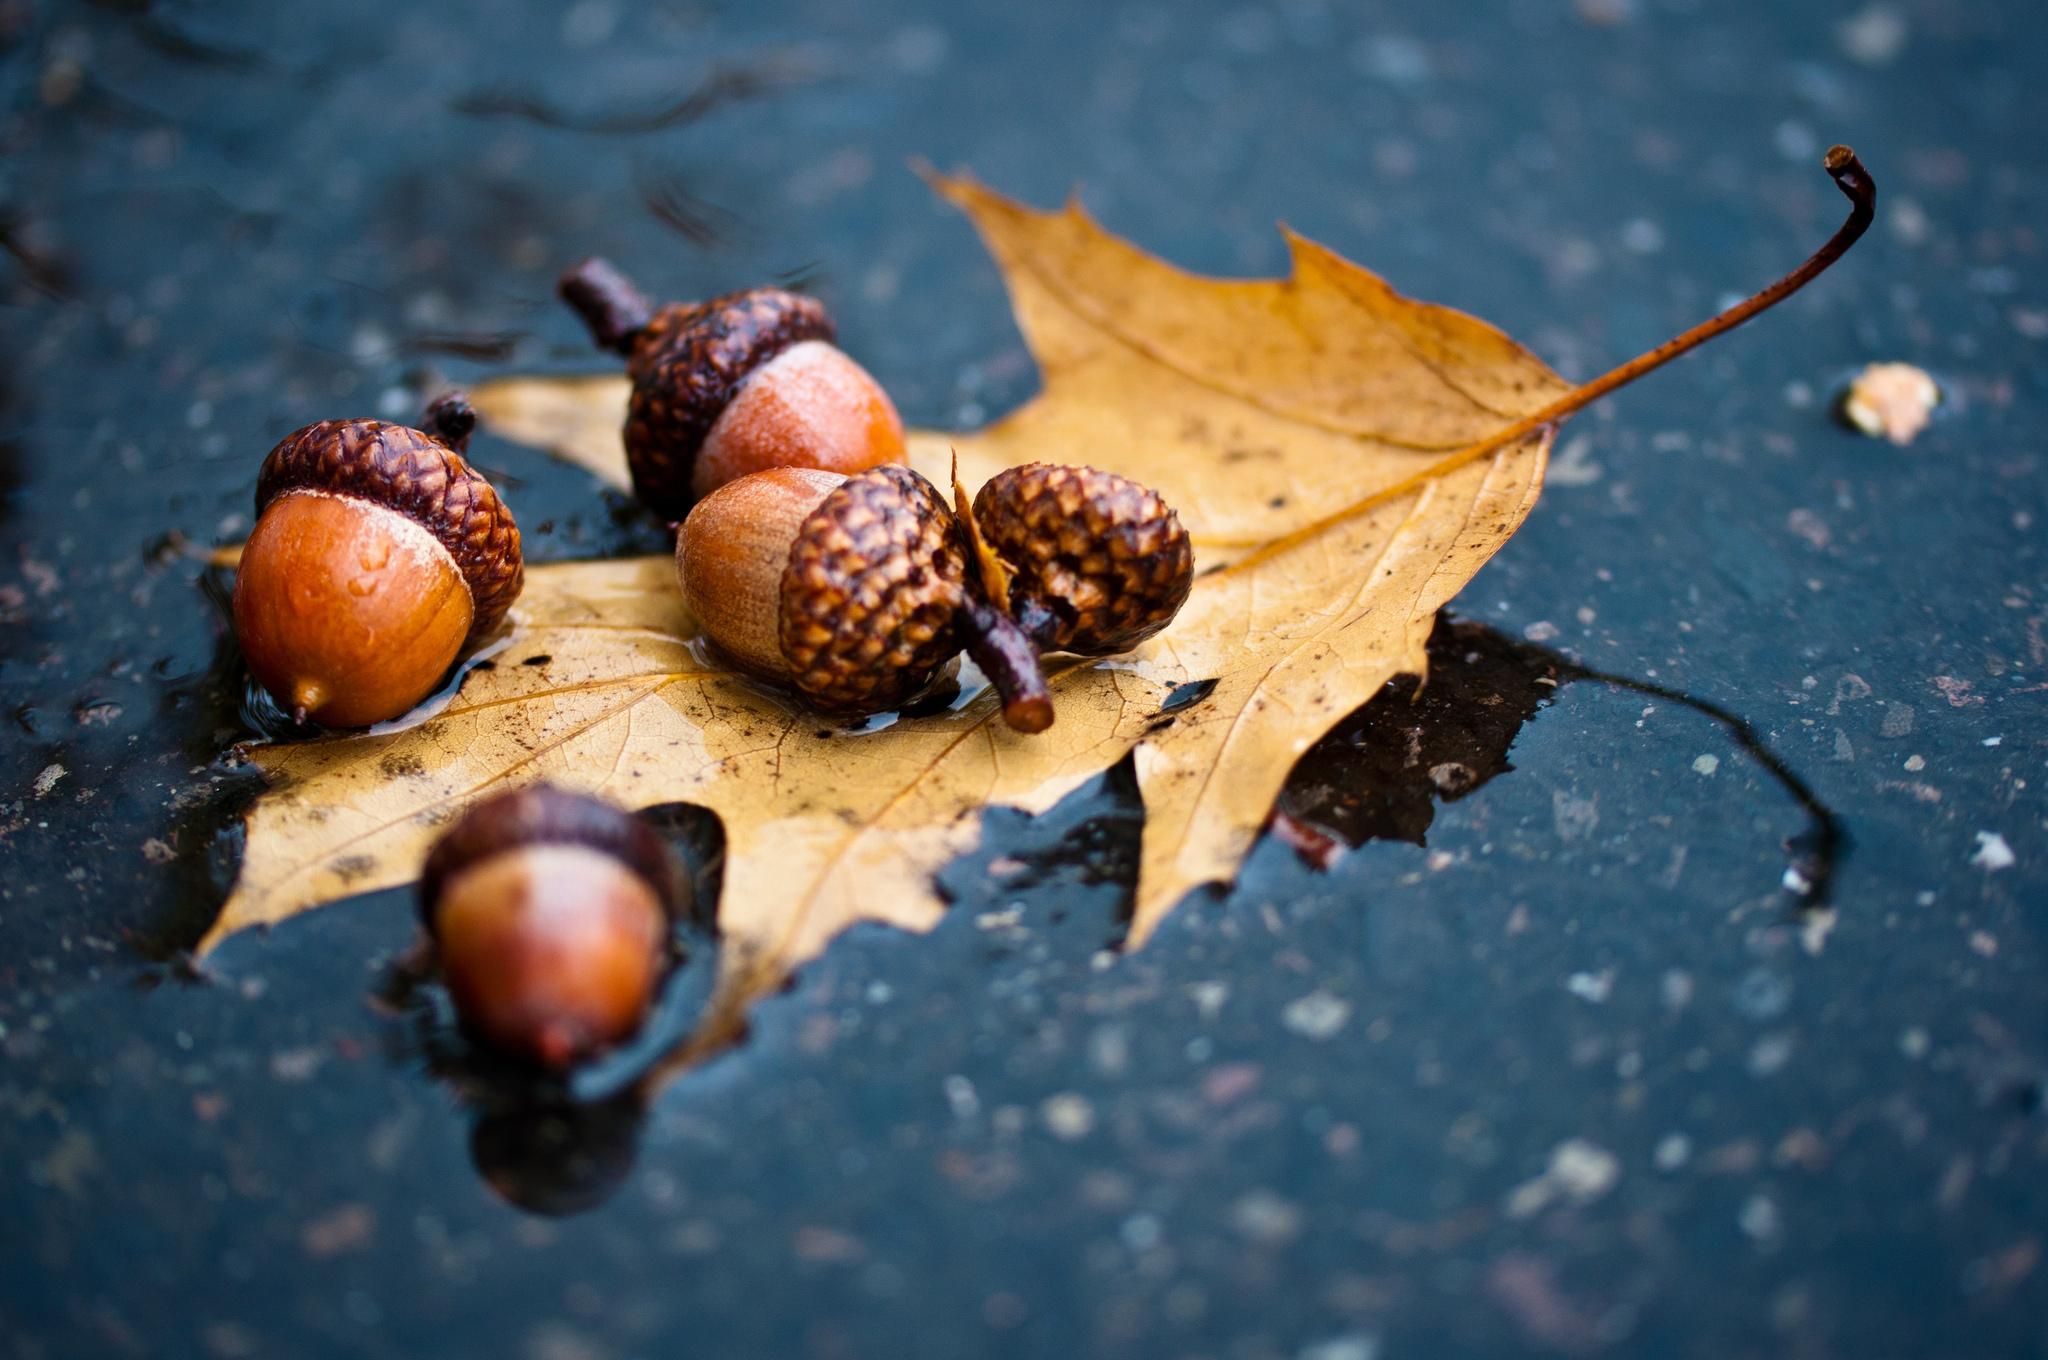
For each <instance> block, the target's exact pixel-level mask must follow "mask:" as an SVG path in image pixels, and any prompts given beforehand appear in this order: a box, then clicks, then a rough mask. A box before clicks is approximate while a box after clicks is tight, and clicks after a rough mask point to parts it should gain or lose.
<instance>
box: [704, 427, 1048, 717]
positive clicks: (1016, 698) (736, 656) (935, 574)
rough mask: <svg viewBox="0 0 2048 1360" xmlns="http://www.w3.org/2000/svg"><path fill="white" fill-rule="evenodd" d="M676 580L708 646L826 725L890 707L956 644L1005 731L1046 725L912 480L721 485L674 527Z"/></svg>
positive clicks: (901, 474)
mask: <svg viewBox="0 0 2048 1360" xmlns="http://www.w3.org/2000/svg"><path fill="white" fill-rule="evenodd" d="M676 571H677V575H678V577H679V578H680V579H681V581H682V587H683V598H684V600H685V602H686V603H687V604H688V605H689V607H690V610H691V612H692V613H693V614H695V615H696V618H697V621H698V623H699V624H700V626H701V627H702V628H703V630H704V633H705V635H706V636H707V637H709V638H710V639H711V641H712V642H714V643H715V644H717V645H718V647H719V648H720V649H721V650H723V651H724V652H725V653H726V654H727V655H728V656H729V657H731V658H732V660H733V661H734V662H735V663H736V664H737V665H738V666H739V667H740V668H741V669H742V670H745V671H746V672H748V673H749V674H752V675H754V676H756V677H758V678H760V679H764V680H768V681H772V682H774V683H777V684H781V685H786V686H789V687H790V688H793V689H795V690H796V691H797V692H798V693H800V694H801V695H802V696H803V697H804V698H805V699H806V700H807V701H808V702H809V703H810V704H811V705H813V706H814V707H816V708H819V709H821V710H823V711H825V712H829V713H843V714H849V715H858V714H871V713H878V712H882V711H884V710H887V709H892V708H900V707H902V706H903V705H904V704H906V703H908V702H910V701H911V700H913V699H915V698H917V697H918V696H919V695H920V694H922V693H923V692H924V691H926V690H927V689H928V688H930V687H931V685H932V684H933V682H934V681H935V680H937V679H938V678H939V677H940V676H941V674H942V673H943V672H944V670H945V668H946V666H947V663H948V662H950V661H951V660H952V659H953V657H954V656H955V655H956V654H958V653H959V651H960V650H961V648H962V647H963V646H964V647H965V648H966V649H967V651H968V654H969V655H971V656H972V657H974V659H975V661H976V662H977V663H978V664H979V665H980V666H981V668H982V670H983V671H984V672H985V673H986V674H987V675H988V677H989V680H990V682H991V683H992V684H994V685H995V687H996V690H997V692H998V693H999V694H1000V695H1001V696H1002V700H1003V717H1004V720H1005V721H1006V722H1008V723H1009V725H1010V726H1011V727H1013V728H1015V729H1016V730H1018V731H1020V732H1042V731H1044V730H1045V729H1046V728H1047V727H1048V726H1050V725H1051V723H1052V698H1051V695H1050V693H1049V691H1048V690H1047V688H1046V683H1045V676H1044V673H1043V672H1042V671H1041V670H1040V668H1039V665H1038V655H1037V652H1036V650H1035V649H1034V648H1033V647H1032V646H1031V643H1030V640H1029V639H1027V638H1026V637H1025V636H1024V634H1023V633H1022V632H1021V631H1019V630H1018V628H1017V625H1016V623H1015V622H1014V621H1013V620H1011V619H1010V617H1009V616H1008V615H1007V614H1005V613H1003V612H1002V611H1001V610H1000V609H996V608H994V607H993V606H992V605H991V604H990V603H989V602H988V601H987V600H985V599H982V598H981V597H980V595H979V593H978V592H977V590H976V589H975V585H974V581H973V579H972V577H971V576H970V572H969V568H968V545H967V542H966V536H965V534H964V533H963V532H962V531H961V528H960V525H959V522H958V521H957V520H956V519H955V517H954V514H953V511H952V509H951V508H950V507H949V506H948V505H947V503H946V501H945V499H944V497H942V496H941V495H940V494H939V490H938V488H937V487H935V486H933V485H932V484H931V483H930V482H929V481H927V480H926V479H925V478H924V477H923V476H922V475H920V474H919V473H917V472H914V471H912V470H911V469H910V468H907V467H901V466H897V465H886V466H882V467H877V468H871V469H869V470H868V471H866V472H862V473H860V474H858V475H857V476H852V477H848V476H846V475H844V474H842V473H838V472H827V471H823V470H820V469H815V468H789V467H783V468H771V469H769V470H767V471H764V472H756V473H752V474H750V475H748V476H745V477H742V478H740V479H738V480H737V481H733V482H729V483H727V484H726V485H725V486H722V487H720V488H719V489H718V490H716V491H714V492H712V493H711V494H710V495H708V496H706V497H705V498H704V499H703V500H702V501H700V502H698V504H697V507H696V508H695V509H694V510H692V511H691V512H690V516H689V518H688V519H686V520H685V521H684V522H683V528H682V532H681V533H680V534H679V535H678V536H677V540H676Z"/></svg>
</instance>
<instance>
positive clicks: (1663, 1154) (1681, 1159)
mask: <svg viewBox="0 0 2048 1360" xmlns="http://www.w3.org/2000/svg"><path fill="white" fill-rule="evenodd" d="M1651 1160H1652V1161H1653V1162H1654V1163H1655V1165H1656V1167H1657V1169H1658V1170H1659V1171H1676V1170H1678V1169H1679V1168H1680V1167H1682V1166H1684V1165H1685V1164H1686V1163H1687V1162H1689V1161H1691V1160H1692V1139H1690V1138H1688V1137H1686V1136H1685V1135H1684V1134H1682V1133H1667V1134H1665V1135H1664V1136H1663V1137H1662V1138H1659V1139H1658V1140H1657V1150H1656V1151H1655V1152H1654V1153H1652V1154H1651Z"/></svg>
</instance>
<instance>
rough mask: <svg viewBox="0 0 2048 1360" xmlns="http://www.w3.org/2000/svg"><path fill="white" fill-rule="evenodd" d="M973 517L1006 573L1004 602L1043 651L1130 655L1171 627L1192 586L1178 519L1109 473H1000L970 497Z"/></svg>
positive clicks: (1155, 498)
mask: <svg viewBox="0 0 2048 1360" xmlns="http://www.w3.org/2000/svg"><path fill="white" fill-rule="evenodd" d="M974 521H975V524H976V526H977V527H978V528H979V530H980V532H981V536H982V539H983V540H984V541H985V542H986V543H987V545H988V546H989V548H990V549H991V550H993V551H994V552H995V554H996V555H997V556H998V557H1000V558H1001V559H1002V562H1003V565H1004V566H1005V567H1006V568H1007V569H1008V573H1009V592H1008V595H1009V598H1008V599H1007V600H1005V601H1004V602H1003V603H1004V604H1005V605H1006V607H1007V608H1008V609H1009V611H1010V613H1011V614H1012V615H1013V616H1014V617H1015V618H1016V620H1017V622H1018V624H1019V625H1020V626H1021V627H1022V628H1023V630H1024V632H1025V634H1026V635H1027V636H1029V637H1030V638H1031V640H1032V641H1033V642H1035V643H1037V644H1038V646H1039V647H1040V648H1041V649H1042V650H1044V651H1048V652H1073V653H1075V654H1077V655H1081V656H1107V655H1110V654H1112V653H1115V652H1125V651H1129V650H1130V649H1131V648H1133V647H1135V646H1137V645H1138V644H1139V643H1140V642H1143V641H1144V640H1145V639H1146V638H1148V637H1151V636H1152V635H1153V634H1154V633H1157V632H1158V631H1159V630H1160V629H1162V628H1164V627H1166V625H1167V624H1169V623H1171V622H1173V616H1174V615H1175V614H1176V613H1178V612H1179V610H1180V607H1181V605H1183V604H1185V603H1186V602H1187V598H1188V591H1189V589H1190V588H1191V587H1192V586H1193V584H1194V579H1195V557H1194V550H1193V547H1192V546H1191V545H1190V543H1189V541H1188V532H1187V530H1186V529H1184V528H1182V527H1181V522H1180V516H1179V515H1177V514H1176V513H1174V511H1173V508H1172V507H1171V506H1169V505H1167V503H1166V502H1165V501H1163V500H1161V499H1160V497H1159V493H1158V492H1156V491H1153V490H1152V489H1151V488H1150V487H1147V486H1144V485H1141V484H1140V483H1138V482H1134V481H1132V480H1131V479H1130V478H1128V477H1124V476H1120V475H1119V474H1117V473H1114V472H1103V471H1101V470H1099V469H1096V468H1090V467H1061V466H1053V465H1050V464H1046V463H1026V464H1024V465H1023V466H1022V467H1013V468H1006V469H1004V470H1003V471H1001V472H999V473H997V474H996V475H995V476H993V477H991V478H989V480H988V481H987V482H986V483H985V484H984V485H983V486H982V488H981V491H980V493H979V494H978V495H976V496H975V498H974Z"/></svg>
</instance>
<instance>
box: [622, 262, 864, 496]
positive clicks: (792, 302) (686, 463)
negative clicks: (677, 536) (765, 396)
mask: <svg viewBox="0 0 2048 1360" xmlns="http://www.w3.org/2000/svg"><path fill="white" fill-rule="evenodd" d="M835 334H836V331H835V329H834V327H833V325H832V318H831V317H830V316H829V315H828V314H827V313H826V311H825V306H824V304H823V303H821V302H819V301H818V300H817V299H815V298H808V297H804V296H803V295H802V294H800V293H791V292H786V291H784V290H783V289H780V288H755V289H750V290H749V291H747V292H743V293H733V294H731V295H729V296H726V297H722V298H714V299H712V300H711V301H709V302H703V303H697V304H694V305H676V306H671V307H664V308H662V309H661V310H660V311H658V312H656V313H655V314H654V315H653V317H652V318H650V319H649V320H648V322H647V324H646V325H645V326H643V327H642V328H641V329H640V330H639V331H638V333H637V334H636V335H635V336H634V337H633V341H632V351H631V355H630V358H629V361H628V363H627V372H628V374H629V375H630V376H631V378H632V380H633V396H632V401H631V402H630V404H629V405H628V407H627V411H626V430H625V438H626V462H627V465H628V466H629V467H630V468H631V469H632V472H633V489H634V491H635V492H636V493H637V494H638V495H639V497H640V499H641V500H643V501H645V502H646V503H647V504H648V505H649V506H650V507H651V508H652V509H654V510H655V511H656V513H658V514H661V515H665V516H667V517H668V518H669V519H672V520H680V519H681V518H683V516H684V515H686V514H688V513H689V510H690V506H691V504H692V503H693V502H694V500H695V499H696V493H695V491H694V489H693V488H694V479H695V472H696V462H697V453H698V450H699V449H701V448H702V447H703V445H704V437H705V435H707V434H709V433H710V431H711V427H712V426H713V425H714V424H716V423H717V421H718V417H719V415H720V414H721V413H723V412H724V410H725V407H726V404H727V403H728V402H730V401H731V400H732V398H733V394H734V393H735V392H737V391H738V390H739V388H740V385H741V384H742V383H744V382H745V381H746V379H747V375H748V374H750V373H752V372H753V371H754V370H755V369H756V368H758V367H759V366H760V365H762V364H763V363H766V362H767V361H768V360H769V359H772V358H774V357H775V356H776V355H777V354H780V353H781V352H782V351H783V350H785V349H788V348H790V347H791V346H792V345H796V344H799V343H801V342H803V341H805V340H826V341H829V340H831V339H833V338H834V336H835Z"/></svg>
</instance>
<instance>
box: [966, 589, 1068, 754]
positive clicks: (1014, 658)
mask: <svg viewBox="0 0 2048 1360" xmlns="http://www.w3.org/2000/svg"><path fill="white" fill-rule="evenodd" d="M960 613H961V621H962V623H963V624H964V625H965V628H966V633H967V654H968V655H969V656H971V657H973V658H974V664H975V665H977V666H979V667H981V671H982V674H984V675H986V676H987V677H988V679H989V683H990V684H992V685H994V686H995V687H996V693H997V694H999V695H1001V696H1002V700H1003V721H1004V722H1006V723H1008V724H1009V725H1010V726H1011V727H1012V728H1014V729H1015V730H1017V731H1019V732H1024V733H1032V732H1043V731H1044V730H1045V729H1046V728H1048V727H1051V726H1052V691H1051V690H1050V689H1049V688H1048V687H1047V686H1046V683H1045V668H1044V667H1043V666H1041V665H1040V664H1039V661H1038V648H1037V647H1035V646H1033V645H1032V642H1031V639H1030V638H1028V637H1026V636H1025V635H1024V630H1023V629H1021V628H1019V627H1018V626H1017V621H1016V620H1015V619H1013V618H1011V617H1010V616H1009V615H1008V614H1005V613H1004V612H1003V611H1002V610H1000V609H997V608H996V607H995V606H993V605H991V604H989V603H987V602H986V601H983V600H974V601H971V602H969V603H968V604H967V606H966V607H965V608H963V609H962V610H961V611H960Z"/></svg>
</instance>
